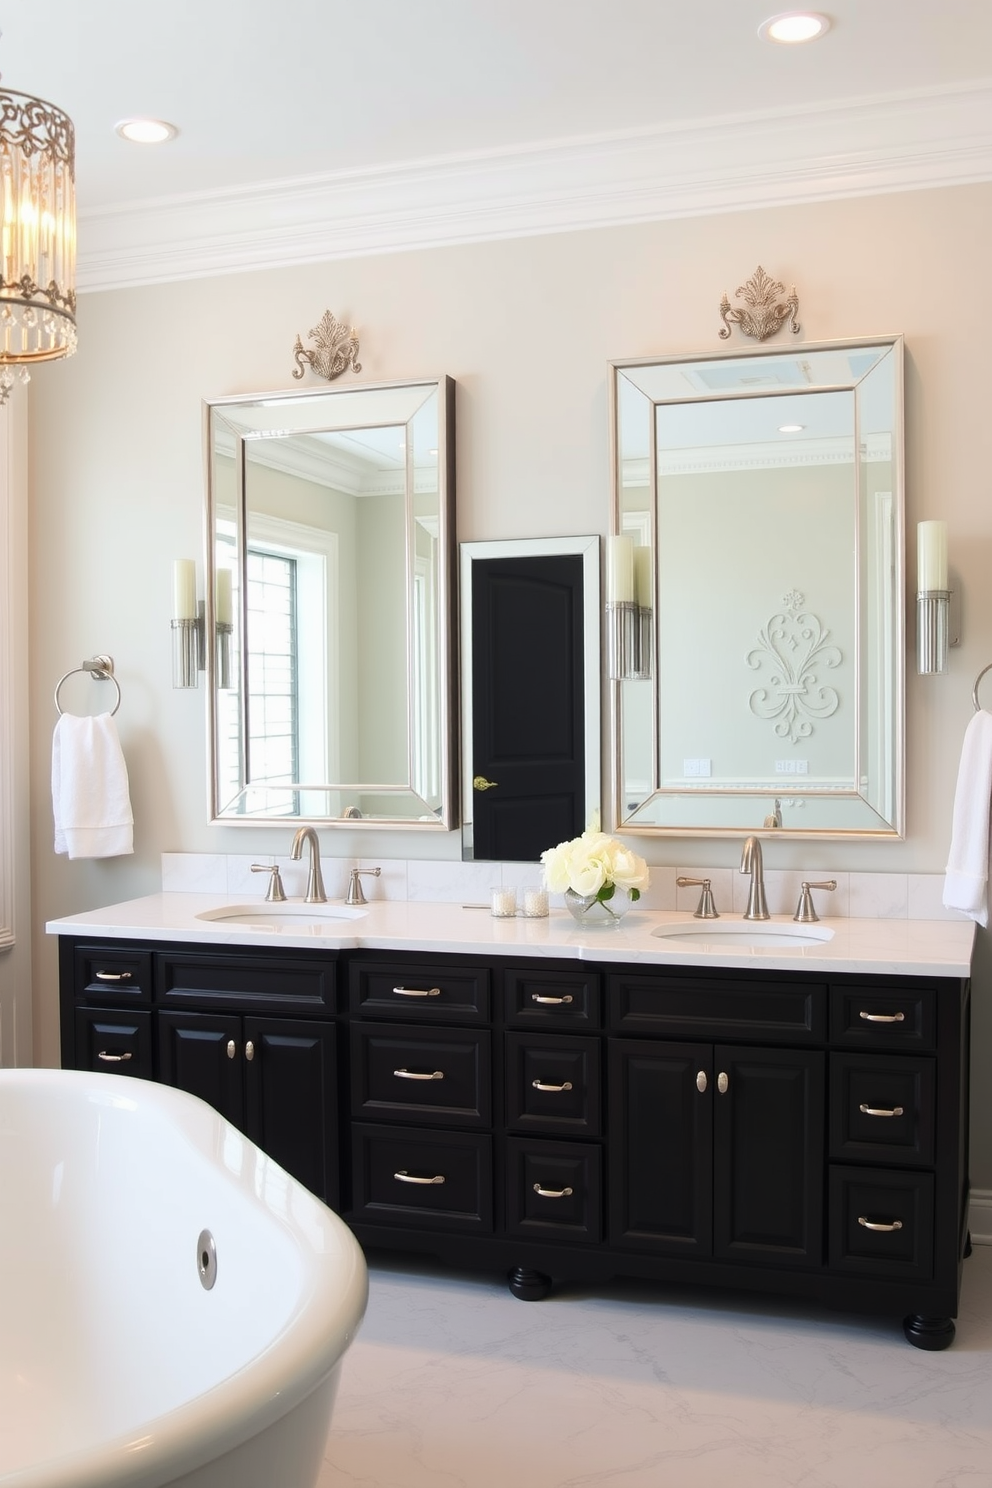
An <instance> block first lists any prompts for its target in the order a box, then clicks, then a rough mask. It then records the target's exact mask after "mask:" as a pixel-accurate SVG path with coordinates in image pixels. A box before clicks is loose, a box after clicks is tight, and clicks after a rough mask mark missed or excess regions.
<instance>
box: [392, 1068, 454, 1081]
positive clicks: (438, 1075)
mask: <svg viewBox="0 0 992 1488" xmlns="http://www.w3.org/2000/svg"><path fill="white" fill-rule="evenodd" d="M393 1074H394V1075H395V1076H396V1078H397V1080H443V1079H444V1070H432V1071H431V1073H430V1074H427V1073H426V1071H424V1070H407V1069H398V1070H393Z"/></svg>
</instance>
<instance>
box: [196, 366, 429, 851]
mask: <svg viewBox="0 0 992 1488" xmlns="http://www.w3.org/2000/svg"><path fill="white" fill-rule="evenodd" d="M205 418H206V440H207V489H208V518H207V520H208V532H209V543H208V548H209V554H208V563H209V569H210V573H209V582H208V604H207V616H206V623H207V633H208V634H212V635H214V636H215V638H216V640H215V645H213V646H211V647H208V648H207V650H208V669H209V673H208V674H209V678H210V689H209V690H210V717H209V724H210V754H211V759H212V762H213V771H212V792H211V812H210V814H211V819H212V820H213V821H223V822H226V823H236V822H250V823H252V824H254V825H259V824H261V823H264V822H266V821H277V822H284V821H300V820H305V821H310V822H313V821H316V822H320V823H323V824H325V825H332V824H338V825H343V826H347V827H349V828H362V827H363V826H373V827H383V826H388V827H391V828H392V827H415V828H417V829H418V830H424V829H432V828H433V829H440V830H445V831H447V830H450V829H451V828H452V826H454V825H455V821H454V814H455V806H454V802H455V790H454V778H453V777H454V757H453V750H452V747H451V742H450V741H451V734H452V728H451V723H452V718H451V694H452V686H453V677H452V661H451V656H452V626H451V611H452V589H451V567H452V554H453V527H454V521H453V490H454V486H453V471H454V384H453V382H452V381H451V379H450V378H441V379H433V380H430V381H424V382H408V383H381V384H375V385H373V384H366V385H355V384H352V385H351V386H349V387H347V388H341V389H328V390H320V391H310V390H307V391H299V392H286V393H273V394H265V395H260V396H258V397H252V398H222V399H217V400H211V401H209V402H207V403H206V404H205Z"/></svg>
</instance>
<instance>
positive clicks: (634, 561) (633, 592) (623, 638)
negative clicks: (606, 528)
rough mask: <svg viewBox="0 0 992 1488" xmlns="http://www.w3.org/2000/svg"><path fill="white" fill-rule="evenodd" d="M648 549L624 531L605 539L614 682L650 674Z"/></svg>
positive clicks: (609, 663) (610, 666) (610, 665)
mask: <svg viewBox="0 0 992 1488" xmlns="http://www.w3.org/2000/svg"><path fill="white" fill-rule="evenodd" d="M652 598H653V585H652V572H651V549H650V548H635V547H634V539H633V538H632V537H630V536H628V535H626V534H621V535H620V536H617V537H608V538H607V539H606V657H607V675H608V676H609V677H610V678H611V679H612V680H614V681H618V680H623V681H645V680H646V679H647V678H649V677H650V676H651V651H652V645H651V634H652V632H651V619H652Z"/></svg>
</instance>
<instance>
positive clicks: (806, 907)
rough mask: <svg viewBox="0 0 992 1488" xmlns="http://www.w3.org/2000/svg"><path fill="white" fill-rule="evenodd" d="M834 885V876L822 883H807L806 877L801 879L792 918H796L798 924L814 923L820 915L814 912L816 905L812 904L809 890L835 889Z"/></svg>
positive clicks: (835, 885) (835, 881)
mask: <svg viewBox="0 0 992 1488" xmlns="http://www.w3.org/2000/svg"><path fill="white" fill-rule="evenodd" d="M836 887H837V880H836V879H835V878H826V879H824V880H823V882H822V883H808V882H807V881H806V879H803V881H802V884H801V885H800V889H799V903H798V904H797V905H796V912H795V914H794V915H793V916H792V918H793V919H794V920H797V921H798V922H799V924H800V925H812V924H815V922H816V921H817V920H818V919H819V918H820V916H819V915H818V914H817V912H816V907H815V905H814V904H813V895H812V894H811V893H810V890H811V889H835V888H836Z"/></svg>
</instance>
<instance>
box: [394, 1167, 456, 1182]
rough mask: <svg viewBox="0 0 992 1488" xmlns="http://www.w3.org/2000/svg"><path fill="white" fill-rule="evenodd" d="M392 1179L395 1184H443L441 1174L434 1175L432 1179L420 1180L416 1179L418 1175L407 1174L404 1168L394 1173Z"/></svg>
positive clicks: (442, 1175)
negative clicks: (394, 1180)
mask: <svg viewBox="0 0 992 1488" xmlns="http://www.w3.org/2000/svg"><path fill="white" fill-rule="evenodd" d="M393 1177H394V1178H395V1179H396V1181H397V1183H443V1182H444V1174H443V1173H435V1174H434V1176H433V1178H420V1177H418V1175H417V1174H416V1173H408V1172H407V1171H406V1169H405V1168H401V1169H400V1171H399V1172H398V1173H394V1174H393Z"/></svg>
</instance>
